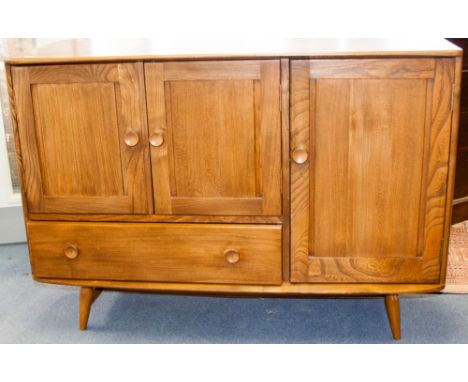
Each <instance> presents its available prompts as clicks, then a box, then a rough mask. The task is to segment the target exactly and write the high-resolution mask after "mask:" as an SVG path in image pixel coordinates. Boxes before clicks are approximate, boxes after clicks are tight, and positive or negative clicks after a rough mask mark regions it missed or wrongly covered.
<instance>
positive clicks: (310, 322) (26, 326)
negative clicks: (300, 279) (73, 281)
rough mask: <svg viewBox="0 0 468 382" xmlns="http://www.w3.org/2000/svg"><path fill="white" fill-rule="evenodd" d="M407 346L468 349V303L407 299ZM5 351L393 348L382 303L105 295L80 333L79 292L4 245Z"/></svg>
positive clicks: (440, 297)
mask: <svg viewBox="0 0 468 382" xmlns="http://www.w3.org/2000/svg"><path fill="white" fill-rule="evenodd" d="M401 313H402V335H403V339H402V340H401V341H399V343H468V295H454V294H434V295H411V296H407V297H404V298H402V301H401ZM0 343H395V341H393V340H392V338H391V334H390V329H389V326H388V323H387V317H386V314H385V308H384V304H383V300H382V299H380V298H368V299H354V298H353V299H324V298H319V299H285V298H214V297H189V296H170V295H156V294H140V293H119V292H104V293H103V294H102V295H101V296H100V297H99V299H98V300H97V301H96V302H95V304H94V305H93V309H92V312H91V317H90V321H89V328H88V330H87V331H85V332H81V331H79V330H78V289H77V288H74V287H64V286H57V285H47V284H40V283H37V282H35V281H33V280H32V278H31V275H30V268H29V260H28V255H27V248H26V245H25V244H15V245H4V246H0Z"/></svg>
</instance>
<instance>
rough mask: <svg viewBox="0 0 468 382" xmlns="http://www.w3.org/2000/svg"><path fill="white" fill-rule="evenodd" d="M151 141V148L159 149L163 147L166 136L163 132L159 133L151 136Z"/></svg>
mask: <svg viewBox="0 0 468 382" xmlns="http://www.w3.org/2000/svg"><path fill="white" fill-rule="evenodd" d="M149 141H150V143H151V146H154V147H158V146H161V145H162V144H163V143H164V134H163V132H162V131H157V132H155V133H153V134H151V136H150V138H149Z"/></svg>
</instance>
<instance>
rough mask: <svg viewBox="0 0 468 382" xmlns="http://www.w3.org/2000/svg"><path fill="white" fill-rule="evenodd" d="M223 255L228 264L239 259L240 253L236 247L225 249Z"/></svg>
mask: <svg viewBox="0 0 468 382" xmlns="http://www.w3.org/2000/svg"><path fill="white" fill-rule="evenodd" d="M224 256H225V257H226V261H227V262H228V263H229V264H235V263H237V262H238V261H239V260H240V253H239V251H238V250H237V249H226V250H225V251H224Z"/></svg>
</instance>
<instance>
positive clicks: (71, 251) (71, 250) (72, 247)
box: [64, 244, 78, 260]
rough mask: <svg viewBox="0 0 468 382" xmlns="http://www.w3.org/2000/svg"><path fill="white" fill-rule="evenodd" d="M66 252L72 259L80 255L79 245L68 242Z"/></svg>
mask: <svg viewBox="0 0 468 382" xmlns="http://www.w3.org/2000/svg"><path fill="white" fill-rule="evenodd" d="M64 253H65V256H66V257H67V258H69V259H71V260H73V259H76V257H77V256H78V246H77V245H76V244H68V245H67V247H66V248H65V251H64Z"/></svg>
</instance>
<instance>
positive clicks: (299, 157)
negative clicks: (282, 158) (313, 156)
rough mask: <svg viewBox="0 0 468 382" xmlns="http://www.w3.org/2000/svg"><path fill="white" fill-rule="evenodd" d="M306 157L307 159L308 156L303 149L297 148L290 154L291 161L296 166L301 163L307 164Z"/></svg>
mask: <svg viewBox="0 0 468 382" xmlns="http://www.w3.org/2000/svg"><path fill="white" fill-rule="evenodd" d="M308 157H309V154H307V151H306V149H305V148H303V147H297V148H295V149H294V151H293V152H292V159H293V161H294V162H296V163H297V164H302V163H305V162H307V158H308Z"/></svg>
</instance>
